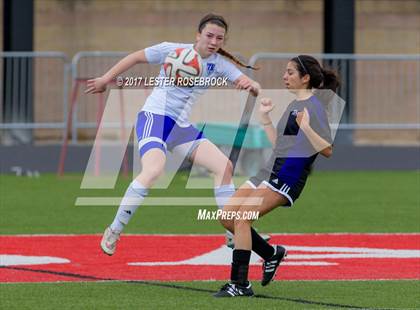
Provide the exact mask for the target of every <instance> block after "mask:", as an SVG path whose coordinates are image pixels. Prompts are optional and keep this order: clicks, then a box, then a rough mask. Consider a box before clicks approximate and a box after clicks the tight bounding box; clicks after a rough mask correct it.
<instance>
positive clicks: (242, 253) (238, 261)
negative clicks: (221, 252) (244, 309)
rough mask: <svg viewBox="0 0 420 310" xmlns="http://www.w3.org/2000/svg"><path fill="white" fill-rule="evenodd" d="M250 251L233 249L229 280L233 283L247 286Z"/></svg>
mask: <svg viewBox="0 0 420 310" xmlns="http://www.w3.org/2000/svg"><path fill="white" fill-rule="evenodd" d="M250 258H251V251H248V250H233V255H232V269H231V272H230V280H231V282H232V283H234V284H239V285H242V286H248V268H249V260H250Z"/></svg>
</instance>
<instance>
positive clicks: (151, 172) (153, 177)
mask: <svg viewBox="0 0 420 310" xmlns="http://www.w3.org/2000/svg"><path fill="white" fill-rule="evenodd" d="M163 172H164V167H160V166H156V167H147V168H146V169H143V170H142V172H141V173H140V175H139V176H138V177H137V179H138V180H139V181H140V183H142V184H143V185H144V186H146V187H151V186H152V185H153V184H154V183H155V182H156V181H157V179H158V178H159V177H160V176H161V175H162V174H163Z"/></svg>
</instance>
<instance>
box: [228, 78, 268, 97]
mask: <svg viewBox="0 0 420 310" xmlns="http://www.w3.org/2000/svg"><path fill="white" fill-rule="evenodd" d="M233 84H234V85H235V87H236V88H237V89H245V90H248V91H249V92H251V94H253V95H254V96H255V97H257V96H258V94H259V92H260V90H261V86H260V84H259V83H258V82H255V81H254V80H252V79H251V78H249V77H247V76H246V75H245V74H242V75H241V76H239V77H238V78H237V79H236V80H235V81H234V82H233Z"/></svg>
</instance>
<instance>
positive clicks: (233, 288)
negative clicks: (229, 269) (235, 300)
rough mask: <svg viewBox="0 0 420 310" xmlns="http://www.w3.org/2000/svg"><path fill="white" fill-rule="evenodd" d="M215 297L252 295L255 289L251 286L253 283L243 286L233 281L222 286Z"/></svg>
mask: <svg viewBox="0 0 420 310" xmlns="http://www.w3.org/2000/svg"><path fill="white" fill-rule="evenodd" d="M213 296H214V297H252V296H254V291H253V290H252V288H251V283H249V284H248V286H241V285H237V284H233V283H226V284H225V285H223V286H222V288H221V289H220V291H218V292H217V293H216V294H214V295H213Z"/></svg>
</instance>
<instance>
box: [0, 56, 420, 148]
mask: <svg viewBox="0 0 420 310" xmlns="http://www.w3.org/2000/svg"><path fill="white" fill-rule="evenodd" d="M125 55H127V53H124V52H80V53H77V54H76V55H75V56H74V57H73V59H72V62H71V63H70V61H69V58H68V57H67V56H66V55H65V54H64V53H60V52H0V77H1V78H0V79H1V81H2V82H1V83H0V118H1V120H2V122H1V123H0V133H4V132H7V131H9V132H12V131H15V130H28V131H31V130H37V129H55V130H56V129H59V130H63V129H66V120H67V119H68V116H69V115H68V111H69V105H68V98H71V100H75V101H77V104H75V109H74V110H73V112H72V116H71V117H72V119H71V120H72V127H71V128H72V131H71V137H72V141H73V142H74V143H77V137H78V135H79V134H80V132H79V131H80V130H83V129H95V128H96V126H97V121H95V119H96V118H97V115H98V112H97V111H98V109H100V106H101V104H100V102H99V104H98V101H101V100H102V101H103V100H104V99H103V98H104V97H105V96H106V94H104V96H102V97H101V98H102V99H100V97H98V96H85V95H81V92H80V88H81V87H83V86H84V84H85V83H86V81H87V79H89V78H93V77H96V76H100V75H102V74H103V73H104V72H106V70H108V69H109V68H110V67H111V66H112V65H114V64H115V63H116V62H117V61H118V60H120V59H121V58H122V57H124V56H125ZM295 56H296V54H279V53H257V54H255V55H254V56H252V57H251V59H250V61H249V64H250V65H255V64H257V65H258V66H260V67H261V69H260V70H258V71H253V72H252V75H253V77H254V78H255V79H256V80H257V81H259V82H260V83H261V85H262V86H263V87H264V88H266V89H270V88H276V89H280V88H283V87H282V75H283V72H284V68H285V67H286V64H287V61H288V60H289V59H290V58H292V57H295ZM313 56H314V57H316V58H317V59H318V60H320V61H321V62H322V63H323V64H324V65H328V66H330V67H332V68H335V69H337V70H338V72H339V74H340V76H341V79H342V83H341V85H342V86H341V88H340V90H339V95H340V96H341V97H342V98H344V99H345V100H346V101H347V102H348V103H349V104H347V105H346V109H347V110H346V111H345V116H344V118H343V119H342V122H341V124H340V129H348V130H385V131H387V130H419V129H420V121H419V118H420V91H419V90H420V89H419V85H420V55H418V54H417V55H353V54H315V55H313ZM158 70H159V67H158V66H152V65H144V64H142V65H141V66H136V67H135V68H133V69H132V70H130V71H129V72H126V73H125V75H126V76H153V75H156V74H157V72H158ZM70 73H71V77H72V80H71V82H72V83H73V84H72V85H73V88H72V91H71V92H70V91H69V85H70V80H69V78H70ZM31 85H32V86H31ZM3 87H7V89H3ZM79 93H80V95H79ZM28 98H29V99H28ZM98 98H99V99H98ZM28 100H32V101H31V102H32V103H31V104H29V105H28V102H27V101H28ZM28 106H29V107H33V110H28V109H27V107H28ZM63 133H64V130H63V131H60V135H63ZM61 138H62V136H61Z"/></svg>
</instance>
